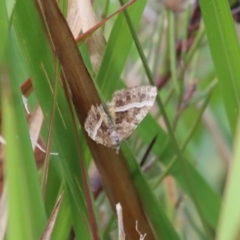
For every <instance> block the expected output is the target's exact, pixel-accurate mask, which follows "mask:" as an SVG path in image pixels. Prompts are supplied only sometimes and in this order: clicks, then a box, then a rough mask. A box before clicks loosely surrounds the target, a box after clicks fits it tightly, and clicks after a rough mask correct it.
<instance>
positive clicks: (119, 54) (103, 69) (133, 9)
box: [95, 0, 146, 99]
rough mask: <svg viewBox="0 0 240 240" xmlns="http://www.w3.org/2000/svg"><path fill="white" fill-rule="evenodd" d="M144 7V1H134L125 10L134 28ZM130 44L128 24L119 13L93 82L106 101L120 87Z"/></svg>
mask: <svg viewBox="0 0 240 240" xmlns="http://www.w3.org/2000/svg"><path fill="white" fill-rule="evenodd" d="M126 2H127V1H124V3H126ZM124 3H123V4H124ZM145 5H146V0H142V1H136V2H135V3H134V4H133V5H132V6H130V7H129V8H128V9H127V11H128V12H129V14H130V16H131V20H132V22H133V26H134V28H136V27H137V26H138V24H139V21H140V18H141V16H142V12H143V10H144V7H145ZM123 36H124V37H123ZM132 42H133V40H132V37H131V34H130V32H129V28H128V24H127V23H126V20H125V18H124V16H123V13H121V14H119V16H118V18H117V20H116V21H115V23H114V26H113V28H112V31H111V34H110V36H109V39H108V43H107V46H106V49H105V52H104V56H103V60H102V64H101V66H100V69H99V71H98V74H97V77H96V79H95V82H96V83H97V84H98V86H99V88H100V89H101V93H102V94H103V96H104V97H105V98H106V99H110V98H111V96H112V93H113V92H114V90H116V88H118V87H119V86H120V85H119V81H120V75H121V73H122V70H123V67H124V65H125V62H126V58H127V56H128V53H129V51H130V48H131V45H132ZM116 46H117V47H116Z"/></svg>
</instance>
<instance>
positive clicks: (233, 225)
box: [217, 120, 240, 240]
mask: <svg viewBox="0 0 240 240" xmlns="http://www.w3.org/2000/svg"><path fill="white" fill-rule="evenodd" d="M239 146H240V121H239V120H238V126H237V131H236V136H235V141H234V156H233V164H232V166H231V169H230V171H229V174H228V179H227V185H226V189H225V193H224V199H223V206H222V210H221V214H220V220H219V225H218V229H217V239H218V240H224V239H228V240H235V239H239V236H240V232H239V221H240V205H239V200H240V189H239V181H240V174H239V172H240V148H239Z"/></svg>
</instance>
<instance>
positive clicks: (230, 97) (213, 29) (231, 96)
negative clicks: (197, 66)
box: [199, 0, 240, 134]
mask: <svg viewBox="0 0 240 240" xmlns="http://www.w3.org/2000/svg"><path fill="white" fill-rule="evenodd" d="M199 2H200V7H201V12H202V17H203V21H204V25H205V28H206V33H207V36H208V42H209V46H210V51H211V54H212V59H213V62H214V66H215V69H216V74H217V77H218V80H219V85H220V88H221V93H222V96H223V102H224V105H225V111H226V114H227V117H228V122H229V126H230V128H231V131H232V133H233V134H234V133H235V128H236V123H237V119H238V116H239V102H240V82H239V79H240V68H239V62H240V51H239V50H240V49H239V41H238V38H237V34H236V30H235V27H234V24H233V18H232V15H231V12H230V7H229V3H228V1H226V0H209V1H204V0H200V1H199Z"/></svg>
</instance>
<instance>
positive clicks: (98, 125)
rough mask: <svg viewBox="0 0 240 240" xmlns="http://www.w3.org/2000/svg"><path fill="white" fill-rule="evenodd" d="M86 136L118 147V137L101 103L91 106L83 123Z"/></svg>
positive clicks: (115, 147) (103, 143) (105, 144)
mask: <svg viewBox="0 0 240 240" xmlns="http://www.w3.org/2000/svg"><path fill="white" fill-rule="evenodd" d="M84 128H85V130H86V131H87V133H88V136H89V137H90V138H91V139H93V140H94V141H95V142H96V143H99V144H102V145H104V146H107V147H112V148H114V149H116V150H118V148H119V137H118V134H117V132H116V131H115V129H114V126H113V124H112V122H111V121H110V119H109V117H108V116H107V114H106V113H105V111H104V109H103V107H102V105H100V106H97V107H95V106H92V107H91V109H90V111H89V112H88V116H87V118H86V121H85V123H84Z"/></svg>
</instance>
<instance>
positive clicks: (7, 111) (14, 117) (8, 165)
mask: <svg viewBox="0 0 240 240" xmlns="http://www.w3.org/2000/svg"><path fill="white" fill-rule="evenodd" d="M16 46H17V44H16V42H15V41H13V37H12V36H11V38H10V41H9V48H8V49H10V51H8V57H9V64H8V66H9V69H8V70H9V72H8V73H10V74H9V75H8V74H7V75H8V76H7V75H6V76H5V80H4V79H3V80H4V81H3V84H2V91H3V92H2V97H3V98H2V107H3V131H4V137H5V138H6V142H7V143H6V145H5V158H4V163H5V164H4V168H5V169H4V170H5V176H6V179H5V181H6V187H7V201H8V208H9V210H8V213H9V222H8V223H9V226H8V237H9V239H20V240H21V239H26V240H27V239H29V240H30V239H39V237H40V236H41V232H42V231H43V228H44V225H45V223H46V213H45V209H44V205H43V199H42V196H41V189H40V184H39V180H38V174H37V169H36V164H35V158H34V156H33V150H32V145H31V141H30V138H29V133H28V126H27V120H26V115H25V112H24V108H23V103H22V95H21V91H20V82H19V79H18V71H17V69H18V68H17V66H16V65H18V61H17V60H19V58H18V56H17V54H16ZM19 62H20V61H19Z"/></svg>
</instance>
